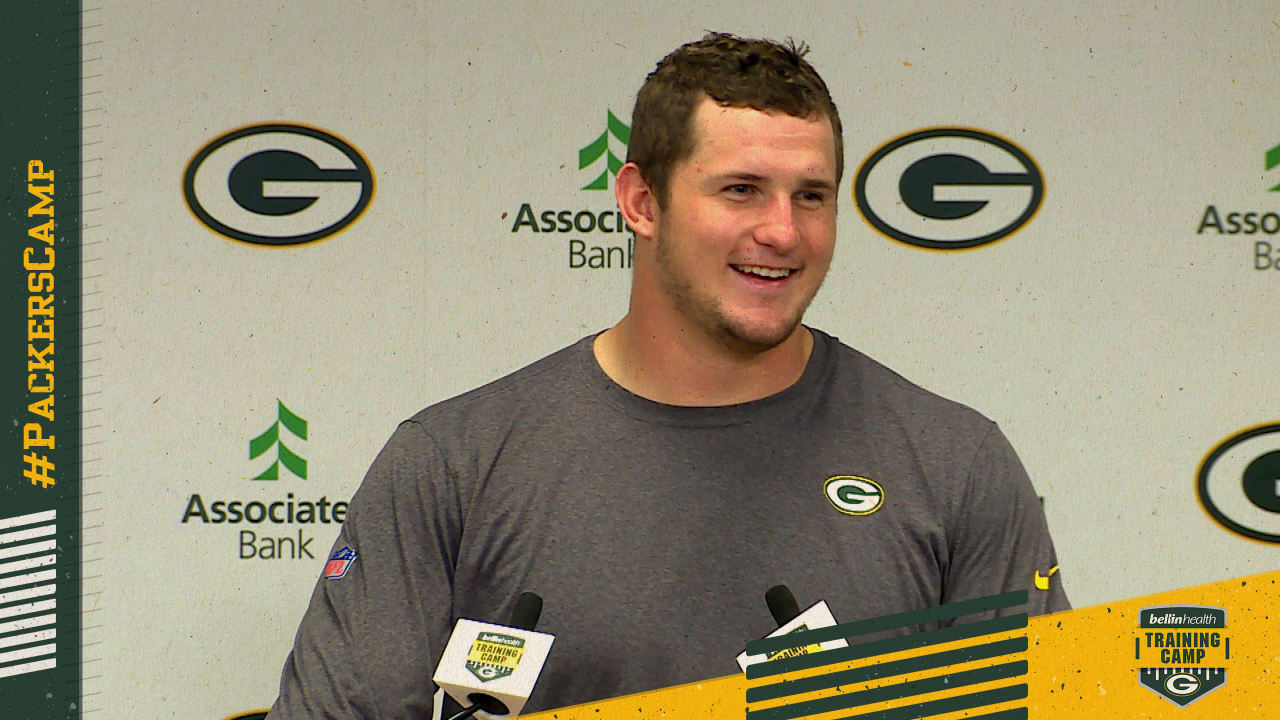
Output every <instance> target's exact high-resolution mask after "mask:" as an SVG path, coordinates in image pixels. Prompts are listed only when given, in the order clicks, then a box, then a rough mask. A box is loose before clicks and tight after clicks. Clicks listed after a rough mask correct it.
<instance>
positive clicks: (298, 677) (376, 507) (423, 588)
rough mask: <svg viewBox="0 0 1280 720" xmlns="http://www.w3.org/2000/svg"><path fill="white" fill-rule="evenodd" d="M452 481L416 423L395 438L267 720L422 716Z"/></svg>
mask: <svg viewBox="0 0 1280 720" xmlns="http://www.w3.org/2000/svg"><path fill="white" fill-rule="evenodd" d="M455 480H456V478H455V477H453V476H452V475H451V473H450V471H449V468H448V465H447V463H446V462H445V459H444V456H443V455H442V453H441V452H440V450H439V448H438V447H437V446H436V444H435V442H434V441H433V440H432V438H431V437H430V436H429V435H428V434H427V432H426V430H425V429H424V428H423V427H422V426H421V425H420V424H418V423H416V422H414V421H406V422H405V423H402V424H401V425H400V427H399V428H397V429H396V431H395V433H394V434H393V435H392V437H391V439H390V440H389V441H388V442H387V444H386V446H385V447H384V448H383V449H382V451H381V452H380V453H379V454H378V456H377V458H376V459H375V460H374V462H373V465H372V466H371V467H370V469H369V472H368V474H367V475H365V478H364V482H363V483H361V485H360V488H359V490H357V491H356V494H355V497H354V498H352V500H351V504H350V507H349V508H348V511H347V515H346V517H345V520H344V522H343V525H342V529H341V531H340V532H339V534H338V539H337V541H336V542H335V543H334V546H333V552H332V553H331V555H330V558H331V559H335V560H337V562H336V564H335V563H326V570H325V571H324V572H323V573H322V574H321V577H320V579H319V581H318V582H317V583H316V586H315V590H314V591H313V592H312V594H311V602H310V605H309V606H308V608H307V611H306V614H305V615H304V616H303V618H302V623H301V625H300V626H299V628H298V633H297V636H296V637H295V639H294V645H293V650H292V651H291V652H290V653H289V655H288V657H287V658H286V660H285V664H284V671H283V673H282V675H281V678H280V695H279V697H278V698H277V699H276V702H275V704H274V705H273V706H272V708H271V711H270V713H269V715H268V717H269V718H270V719H271V720H320V719H321V718H335V719H336V718H342V719H343V720H347V719H349V718H368V719H369V720H381V719H383V718H428V719H429V718H430V717H431V712H432V696H433V694H434V692H435V685H434V684H433V683H432V682H431V675H432V674H433V672H434V670H435V667H436V665H437V664H438V663H439V661H440V656H441V654H442V652H443V651H444V645H445V643H446V642H447V640H448V636H449V631H450V628H451V626H452V615H453V603H452V595H453V593H452V587H453V569H454V567H455V564H456V559H457V550H458V548H457V545H458V542H459V538H460V537H461V528H462V508H461V502H460V499H459V497H458V494H457V486H456V483H455V482H454V481H455ZM344 549H347V551H344ZM352 553H354V554H352ZM343 556H346V557H349V558H351V559H350V562H349V564H348V565H346V566H345V571H343V568H344V566H343V564H342V562H341V558H342V557H343Z"/></svg>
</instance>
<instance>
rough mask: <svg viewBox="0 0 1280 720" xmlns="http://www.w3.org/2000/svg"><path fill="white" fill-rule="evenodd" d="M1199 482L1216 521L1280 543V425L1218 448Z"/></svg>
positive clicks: (1243, 435) (1206, 506) (1202, 469)
mask: <svg viewBox="0 0 1280 720" xmlns="http://www.w3.org/2000/svg"><path fill="white" fill-rule="evenodd" d="M1197 478H1198V482H1197V485H1196V489H1197V493H1198V495H1199V498H1200V504H1201V505H1203V506H1204V509H1205V511H1207V512H1208V513H1209V514H1210V515H1211V516H1213V519H1214V520H1217V521H1218V522H1219V523H1221V524H1222V525H1223V526H1224V527H1226V528H1227V529H1228V530H1232V531H1234V532H1237V533H1240V534H1241V535H1244V536H1245V537H1250V538H1253V539H1254V540H1264V541H1266V542H1280V424H1269V425H1260V426H1258V427H1254V428H1250V429H1247V430H1243V431H1241V432H1239V433H1236V434H1235V435H1232V436H1231V437H1229V438H1227V439H1226V440H1223V441H1222V442H1220V443H1218V445H1217V447H1215V448H1214V449H1213V450H1212V451H1211V452H1210V453H1209V455H1208V456H1206V457H1205V459H1204V462H1202V463H1201V464H1200V472H1199V474H1198V476H1197Z"/></svg>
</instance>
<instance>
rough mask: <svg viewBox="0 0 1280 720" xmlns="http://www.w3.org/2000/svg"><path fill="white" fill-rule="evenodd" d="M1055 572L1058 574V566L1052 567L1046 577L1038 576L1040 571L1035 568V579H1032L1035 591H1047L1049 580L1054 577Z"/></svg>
mask: <svg viewBox="0 0 1280 720" xmlns="http://www.w3.org/2000/svg"><path fill="white" fill-rule="evenodd" d="M1057 572H1058V566H1057V565H1054V566H1053V567H1051V568H1049V574H1048V575H1041V574H1040V570H1039V568H1037V569H1036V576H1035V578H1034V579H1035V583H1036V589H1037V590H1048V589H1049V578H1051V577H1053V576H1054V574H1055V573H1057Z"/></svg>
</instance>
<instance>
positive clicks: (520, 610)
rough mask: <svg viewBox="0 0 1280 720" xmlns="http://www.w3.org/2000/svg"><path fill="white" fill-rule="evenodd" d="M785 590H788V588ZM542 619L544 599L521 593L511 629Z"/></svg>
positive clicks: (533, 624) (527, 627)
mask: <svg viewBox="0 0 1280 720" xmlns="http://www.w3.org/2000/svg"><path fill="white" fill-rule="evenodd" d="M783 589H784V590H786V588H783ZM795 602H796V601H795V599H794V598H792V600H791V604H792V605H794V604H795ZM796 612H799V610H797V611H796ZM540 617H542V598H540V597H538V596H537V595H536V594H534V593H531V592H522V593H520V598H519V599H518V600H516V607H515V609H514V610H512V611H511V627H513V628H517V629H519V630H532V629H534V628H535V627H537V626H538V618H540Z"/></svg>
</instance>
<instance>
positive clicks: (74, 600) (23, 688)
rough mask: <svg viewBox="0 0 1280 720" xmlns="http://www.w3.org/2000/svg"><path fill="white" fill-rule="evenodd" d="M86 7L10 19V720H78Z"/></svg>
mask: <svg viewBox="0 0 1280 720" xmlns="http://www.w3.org/2000/svg"><path fill="white" fill-rule="evenodd" d="M80 11H81V7H80V3H79V2H78V1H77V0H46V1H45V2H36V1H35V0H10V1H9V2H7V3H5V8H4V13H3V21H0V28H3V29H2V30H0V40H2V41H3V42H0V83H3V93H2V94H0V97H3V103H2V105H0V158H2V159H0V237H3V242H2V243H0V248H3V251H0V287H2V288H3V290H2V291H0V298H2V299H0V358H2V359H0V399H2V400H3V403H4V405H3V407H4V411H5V414H6V416H7V417H5V418H3V422H0V425H3V429H2V430H0V467H3V471H2V472H0V717H4V718H23V719H24V720H53V719H54V718H58V719H60V720H63V719H70V718H79V717H80V716H81V712H82V703H81V688H80V666H81V640H80V631H81V618H80V611H81V599H82V598H81V543H82V540H81V506H80V500H81V498H80V477H81V475H80V473H81V467H80V462H81V455H80V442H81V439H80V414H81V413H80V403H81V392H82V390H81V385H80V375H81V372H80V324H81V303H80V274H81V263H82V258H81V232H80V231H81V185H80V177H81V152H80V151H81V142H82V140H81V129H80V109H81V102H80V99H81V80H80V61H81V42H82V39H81V29H80V28H81V13H80Z"/></svg>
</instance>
